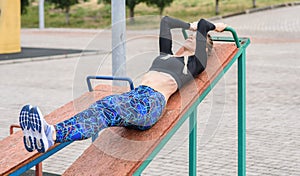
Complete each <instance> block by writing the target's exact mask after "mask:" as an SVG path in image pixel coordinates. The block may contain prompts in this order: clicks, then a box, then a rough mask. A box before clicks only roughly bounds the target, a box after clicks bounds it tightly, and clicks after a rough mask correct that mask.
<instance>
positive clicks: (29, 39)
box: [0, 6, 300, 176]
mask: <svg viewBox="0 0 300 176" xmlns="http://www.w3.org/2000/svg"><path fill="white" fill-rule="evenodd" d="M299 10H300V6H293V7H284V8H278V9H273V10H266V11H261V12H257V13H252V14H246V15H240V16H234V17H230V18H226V19H221V20H218V21H223V22H225V23H227V24H230V25H231V26H232V27H233V28H235V29H236V31H237V32H238V34H239V36H245V37H249V38H250V39H251V44H250V45H249V48H248V49H247V57H246V58H247V175H250V176H255V175H272V176H273V175H280V176H282V175H295V176H296V175H300V169H299V168H300V150H299V148H300V142H299V141H300V128H299V126H300V122H299V119H298V115H299V114H300V108H299V105H300V91H299V88H300V77H299V75H300V69H299V68H300V60H299V57H300V54H299V51H300V18H298V16H299ZM218 21H216V22H218ZM157 34H158V31H157V30H145V31H128V34H127V40H128V45H127V47H128V48H127V55H128V57H127V59H128V61H127V70H128V74H129V76H131V77H133V78H134V79H135V82H136V83H138V81H139V78H140V75H141V74H142V73H143V70H146V68H147V67H148V65H149V64H150V62H151V60H148V59H147V58H153V57H154V56H155V54H157V37H155V36H157ZM213 35H214V34H213ZM224 35H227V34H224ZM21 36H22V46H24V47H47V48H51V47H52V48H64V49H66V48H67V49H68V48H69V49H97V48H101V52H100V53H102V54H100V55H87V56H80V57H79V56H78V57H72V58H60V59H57V58H56V59H51V58H44V60H39V59H29V60H24V61H22V62H17V63H13V62H7V61H6V62H4V61H3V62H0V80H1V84H0V92H1V93H0V94H1V99H0V116H1V118H0V139H3V138H4V137H6V136H8V135H9V133H8V131H9V130H8V127H9V125H10V124H13V123H17V122H18V113H19V110H20V108H21V107H22V105H24V104H26V103H31V104H33V105H39V107H40V108H41V110H42V111H43V113H44V114H48V113H50V112H51V111H53V110H54V109H56V108H58V107H60V106H62V105H63V104H65V103H67V102H69V101H71V100H73V99H74V98H76V97H78V96H79V95H81V94H82V93H83V92H85V91H87V87H86V85H85V82H84V77H85V76H86V75H89V74H95V73H97V74H98V73H99V74H105V73H110V70H111V69H110V64H111V63H110V55H109V54H107V53H108V51H109V49H110V46H111V45H110V37H111V34H110V33H109V32H108V31H101V32H99V31H96V30H70V29H46V30H44V31H39V30H33V29H23V30H22V34H21ZM145 36H147V37H145ZM175 39H176V40H178V41H179V42H180V40H181V39H180V37H179V36H178V37H175ZM140 53H142V54H140ZM141 58H143V60H141ZM136 65H138V67H137V66H136ZM236 72H237V68H236V65H234V66H233V67H232V68H231V69H230V70H229V71H228V72H227V74H226V75H225V77H224V78H223V79H222V80H221V81H220V82H219V84H218V85H217V86H216V87H215V88H214V89H213V91H212V92H211V93H210V94H209V95H208V97H207V98H206V99H205V100H204V101H203V102H202V103H201V104H200V106H199V109H198V132H199V133H198V164H197V170H198V174H197V175H203V176H206V175H236V174H237V133H236V128H237V125H236V124H237V121H236V115H237V114H236V112H237V109H236V104H237V86H236V83H237V79H236V78H237V74H236ZM188 133H189V132H188V125H187V124H185V125H183V127H182V128H181V129H180V131H179V132H177V133H176V135H175V136H174V138H173V139H171V141H170V142H169V143H168V144H167V146H166V147H165V148H164V149H163V150H162V151H161V153H160V154H159V155H158V156H157V157H156V158H155V159H154V161H153V162H152V163H151V164H150V165H149V167H148V168H146V170H145V171H144V173H143V175H151V176H152V175H178V176H179V175H188ZM90 144H91V141H90V140H86V141H81V142H76V143H73V144H72V145H71V146H69V147H67V148H65V149H63V150H62V151H60V152H59V153H57V154H56V155H54V156H52V157H51V158H49V159H47V160H46V161H45V162H43V164H44V165H43V167H44V171H46V172H50V173H55V174H61V173H62V172H63V171H64V170H65V169H66V168H67V167H68V166H69V165H70V164H71V163H72V162H73V161H74V160H75V159H76V158H77V157H78V156H80V154H81V153H82V152H83V151H84V149H85V148H86V147H87V146H88V145H90ZM2 152H5V151H2Z"/></svg>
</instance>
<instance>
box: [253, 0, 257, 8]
mask: <svg viewBox="0 0 300 176" xmlns="http://www.w3.org/2000/svg"><path fill="white" fill-rule="evenodd" d="M252 6H253V8H256V0H252Z"/></svg>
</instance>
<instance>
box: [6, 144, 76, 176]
mask: <svg viewBox="0 0 300 176" xmlns="http://www.w3.org/2000/svg"><path fill="white" fill-rule="evenodd" d="M71 143H72V142H66V143H62V144H59V145H58V146H56V147H55V148H53V149H50V150H48V151H47V152H46V153H44V154H40V155H39V156H38V157H37V158H36V159H34V160H32V161H30V162H29V163H28V164H26V165H24V166H22V167H21V168H19V169H18V170H16V171H14V172H13V173H11V174H10V175H11V176H18V175H20V174H22V173H24V172H26V171H27V170H29V169H30V168H32V167H33V166H35V165H37V164H38V163H40V162H42V161H44V160H45V159H47V158H48V157H50V156H51V155H53V154H55V153H56V152H58V151H59V150H61V149H63V148H64V147H66V146H67V145H69V144H71Z"/></svg>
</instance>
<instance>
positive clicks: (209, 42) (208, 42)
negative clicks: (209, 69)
mask: <svg viewBox="0 0 300 176" xmlns="http://www.w3.org/2000/svg"><path fill="white" fill-rule="evenodd" d="M213 45H214V42H213V40H212V38H211V35H209V34H207V38H206V48H207V55H208V56H210V55H211V52H212V48H213Z"/></svg>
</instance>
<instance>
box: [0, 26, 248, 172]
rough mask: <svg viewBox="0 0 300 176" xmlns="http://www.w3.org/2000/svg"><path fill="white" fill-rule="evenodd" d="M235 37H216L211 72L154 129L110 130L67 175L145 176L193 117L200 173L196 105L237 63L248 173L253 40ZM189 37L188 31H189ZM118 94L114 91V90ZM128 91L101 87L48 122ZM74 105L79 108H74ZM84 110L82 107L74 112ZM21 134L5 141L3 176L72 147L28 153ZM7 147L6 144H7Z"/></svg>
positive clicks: (241, 152)
mask: <svg viewBox="0 0 300 176" xmlns="http://www.w3.org/2000/svg"><path fill="white" fill-rule="evenodd" d="M226 30H227V31H230V32H231V33H232V34H233V38H232V37H213V40H214V50H213V51H214V53H213V54H212V56H210V57H209V58H208V64H207V68H206V70H205V71H204V72H203V73H202V74H201V75H199V77H197V78H196V79H195V81H192V82H191V83H190V84H188V85H186V86H185V87H184V88H183V89H182V90H181V91H180V92H177V93H175V94H174V95H172V96H171V98H170V99H169V101H168V104H167V107H166V111H165V112H164V114H163V116H162V117H161V119H160V120H159V121H158V122H157V123H156V124H155V125H154V126H153V127H152V128H151V129H149V130H146V131H137V130H132V129H127V128H122V127H112V128H107V129H105V130H103V131H102V132H100V134H99V137H98V138H96V140H95V141H94V142H93V143H92V144H91V145H90V146H89V147H88V148H87V149H86V150H85V151H84V153H83V154H82V155H81V156H80V157H79V158H78V159H77V160H76V161H75V162H74V163H73V164H72V165H71V166H70V167H69V168H68V169H67V170H66V171H65V172H64V174H63V175H111V176H113V175H117V176H119V175H140V174H141V173H142V171H143V170H144V169H145V168H146V167H147V165H148V164H149V163H150V162H151V160H152V159H153V158H154V157H155V156H156V154H158V152H159V151H160V150H161V149H162V148H163V146H164V145H165V144H166V143H167V142H168V140H169V139H170V138H171V137H172V136H173V135H174V134H175V132H176V131H177V130H178V129H179V128H180V126H181V125H182V124H183V123H184V122H185V120H186V119H187V118H189V123H190V134H189V135H190V136H189V156H190V157H189V173H190V175H196V173H197V172H196V160H197V157H196V152H197V150H196V149H197V142H196V138H197V131H196V129H197V128H196V125H197V106H198V105H199V104H200V102H201V101H202V100H203V99H204V98H205V97H206V95H207V94H208V93H209V92H210V90H211V89H212V88H213V87H214V86H215V85H216V83H217V82H218V81H219V80H220V79H221V77H222V76H223V75H224V73H225V72H226V71H227V70H228V69H229V68H230V67H231V66H232V65H233V63H234V62H235V61H236V60H238V174H239V175H241V176H243V175H245V174H246V168H245V167H246V150H245V146H246V144H245V140H246V139H245V94H246V92H245V90H246V89H245V59H246V57H245V54H246V53H245V50H246V47H247V46H248V45H249V43H250V40H249V39H247V38H238V37H237V35H236V33H235V31H234V30H233V29H232V28H230V27H227V28H226ZM184 34H185V36H186V33H184ZM112 90H113V91H112ZM125 91H128V89H124V87H112V86H108V85H98V86H96V87H95V88H94V91H92V92H87V93H85V94H84V95H82V96H81V97H79V98H78V99H76V100H74V101H72V102H69V103H68V104H66V105H64V106H62V107H61V108H59V109H57V110H55V111H54V112H52V113H50V114H49V115H47V116H45V119H46V120H47V121H48V122H49V123H50V124H55V123H58V122H61V121H63V120H66V119H68V118H70V117H72V116H74V115H75V114H76V113H78V112H80V111H82V110H84V109H85V108H87V107H88V106H89V105H90V104H91V103H93V102H95V101H96V100H98V99H101V98H103V97H105V96H108V95H111V94H112V92H113V93H122V92H125ZM74 104H75V106H74ZM74 107H80V109H74ZM22 139H23V138H22V132H21V131H19V132H16V133H14V134H12V135H10V136H8V137H7V138H5V139H3V140H2V141H0V150H1V151H2V152H1V153H0V175H9V174H11V175H19V174H20V173H23V172H25V171H26V170H28V169H30V168H31V167H33V166H35V165H36V164H38V163H40V162H41V161H43V160H44V159H46V158H48V157H49V156H51V155H52V154H54V153H56V152H57V151H59V150H60V149H62V148H64V147H65V146H67V145H69V144H70V142H68V143H63V144H55V145H54V146H52V147H51V148H50V149H49V150H48V151H47V152H46V153H43V154H41V153H37V152H31V153H29V152H27V151H26V150H25V148H24V146H23V140H22ZM3 144H5V145H3Z"/></svg>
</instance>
